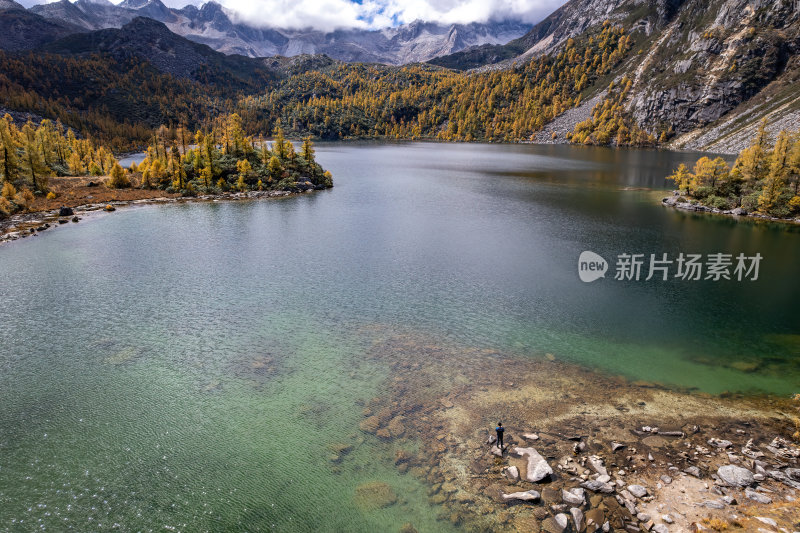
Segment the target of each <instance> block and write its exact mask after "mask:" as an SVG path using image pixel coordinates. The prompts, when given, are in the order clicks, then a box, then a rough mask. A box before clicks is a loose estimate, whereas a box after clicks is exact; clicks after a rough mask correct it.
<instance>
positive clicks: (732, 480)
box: [717, 465, 755, 487]
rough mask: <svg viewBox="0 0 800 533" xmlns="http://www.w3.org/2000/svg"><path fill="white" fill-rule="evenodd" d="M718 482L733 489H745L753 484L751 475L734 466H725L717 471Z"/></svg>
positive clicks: (743, 469) (745, 470)
mask: <svg viewBox="0 0 800 533" xmlns="http://www.w3.org/2000/svg"><path fill="white" fill-rule="evenodd" d="M717 475H718V476H719V478H720V480H722V481H723V482H725V483H727V484H728V485H731V486H733V487H746V486H748V485H752V484H753V483H755V479H754V478H753V473H752V472H750V471H749V470H748V469H746V468H742V467H741V466H736V465H725V466H721V467H719V468H718V469H717Z"/></svg>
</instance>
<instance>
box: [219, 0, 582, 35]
mask: <svg viewBox="0 0 800 533" xmlns="http://www.w3.org/2000/svg"><path fill="white" fill-rule="evenodd" d="M218 1H219V2H220V3H221V4H222V5H224V6H225V7H226V8H228V9H230V10H231V11H232V12H234V13H237V19H238V20H239V21H241V22H247V23H249V24H252V25H258V26H269V27H287V28H303V27H314V28H317V29H322V30H331V29H334V28H347V27H359V28H375V29H377V28H384V27H387V26H394V25H397V24H402V23H408V22H413V21H415V20H424V21H432V22H441V23H445V24H452V23H469V22H486V21H489V20H505V19H511V20H520V21H523V22H529V23H535V22H538V21H540V20H542V19H543V18H545V17H546V16H547V15H549V14H550V13H552V12H553V11H554V10H556V9H557V8H558V7H560V6H561V5H562V4H564V3H565V1H566V0H363V2H362V3H360V4H357V3H354V2H352V1H350V0H299V1H291V0H218Z"/></svg>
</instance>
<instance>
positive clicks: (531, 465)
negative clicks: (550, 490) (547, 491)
mask: <svg viewBox="0 0 800 533" xmlns="http://www.w3.org/2000/svg"><path fill="white" fill-rule="evenodd" d="M514 451H515V452H516V453H517V455H520V456H522V457H523V458H527V460H528V466H527V468H526V469H525V479H526V480H528V481H530V482H532V483H537V482H539V481H541V480H543V479H544V478H546V477H547V476H549V475H551V474H552V473H553V469H552V468H550V465H549V464H547V461H546V460H545V458H544V457H542V456H541V455H540V454H539V452H537V451H536V450H535V449H534V448H514Z"/></svg>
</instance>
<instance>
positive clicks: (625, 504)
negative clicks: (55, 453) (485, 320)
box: [332, 335, 800, 533]
mask: <svg viewBox="0 0 800 533" xmlns="http://www.w3.org/2000/svg"><path fill="white" fill-rule="evenodd" d="M371 357H372V358H374V359H375V360H378V361H380V362H383V363H385V364H386V365H387V366H388V367H389V368H390V377H389V378H388V382H387V387H386V389H387V390H386V394H385V395H384V396H382V397H378V398H373V399H372V400H371V401H369V402H367V403H365V405H364V406H363V420H362V423H361V431H362V432H363V433H362V435H363V436H364V437H366V438H375V439H378V440H379V441H381V442H383V443H384V445H385V446H386V447H388V449H389V452H387V453H388V454H389V455H390V457H392V458H393V460H394V463H395V465H396V467H397V469H398V471H399V472H400V473H401V474H403V475H412V476H414V477H416V478H418V479H419V480H421V481H422V482H423V483H425V484H426V485H427V486H428V495H429V500H430V502H431V504H432V505H434V506H437V507H438V508H439V509H440V510H439V513H438V517H439V520H442V521H449V522H451V523H452V524H454V525H456V526H458V527H459V528H460V529H463V530H465V531H520V532H522V531H524V532H540V531H541V532H547V533H563V532H584V531H585V532H595V531H631V532H633V531H654V532H657V533H665V532H679V531H680V532H682V531H715V530H716V531H721V530H723V529H731V530H736V529H741V530H748V531H775V532H777V531H785V532H790V533H791V532H794V531H797V530H798V520H800V506H799V505H798V504H797V502H796V499H797V498H800V448H798V447H797V446H796V445H795V444H793V443H791V442H790V440H791V437H790V433H791V431H792V430H793V427H794V426H793V423H792V422H791V421H790V419H789V415H788V414H787V413H791V412H793V410H795V409H796V406H795V405H793V404H792V401H791V399H788V398H770V397H744V396H735V395H731V396H730V397H726V398H716V397H710V396H708V395H705V394H702V393H696V392H695V393H688V392H678V391H672V390H668V389H666V388H663V387H661V386H659V385H657V384H649V383H636V384H634V383H630V382H628V381H627V380H625V379H623V378H615V377H611V376H605V375H602V374H600V373H595V372H592V371H588V370H586V369H582V368H579V367H576V366H573V365H570V364H566V363H561V362H559V361H558V360H557V359H548V358H542V359H528V358H524V359H523V358H517V357H512V356H505V355H502V354H499V353H497V352H493V351H491V350H478V349H457V350H455V351H454V350H453V349H452V348H448V347H443V346H438V345H436V344H434V343H432V342H430V341H428V340H425V339H422V340H420V339H417V338H409V337H407V336H405V335H389V336H388V337H387V338H385V339H383V340H380V341H377V342H376V343H375V345H374V347H373V349H372V351H371ZM453 361H457V363H456V364H454V363H453ZM609 390H613V391H614V394H612V395H609V394H608V391H609ZM501 417H502V421H503V424H504V425H505V426H506V428H507V429H506V439H505V441H506V444H507V446H506V447H505V448H504V449H503V450H500V449H499V448H498V447H497V446H496V445H495V442H494V436H493V432H492V431H491V428H492V427H493V425H494V424H496V422H497V421H498V419H501ZM342 460H346V457H342V456H341V455H337V456H336V459H335V464H336V467H335V468H338V466H339V465H340V463H341V461H342ZM332 461H334V460H333V459H332ZM384 489H385V488H384ZM386 505H392V503H387V504H386ZM401 531H405V532H412V531H415V529H414V527H413V524H406V525H404V526H403V528H402V529H401Z"/></svg>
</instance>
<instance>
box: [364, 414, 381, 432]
mask: <svg viewBox="0 0 800 533" xmlns="http://www.w3.org/2000/svg"><path fill="white" fill-rule="evenodd" d="M358 427H360V428H361V431H364V432H366V433H375V432H377V431H378V428H380V427H381V419H380V418H378V417H377V416H368V417H367V418H365V419H364V420H362V421H361V423H360V424H359V425H358Z"/></svg>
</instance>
